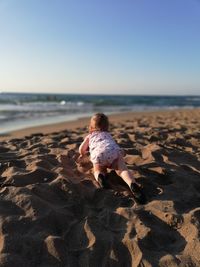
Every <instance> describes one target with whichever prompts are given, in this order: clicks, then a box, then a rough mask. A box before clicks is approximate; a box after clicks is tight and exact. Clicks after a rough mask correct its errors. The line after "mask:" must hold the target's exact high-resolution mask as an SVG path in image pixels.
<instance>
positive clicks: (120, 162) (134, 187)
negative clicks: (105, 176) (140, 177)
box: [112, 156, 146, 204]
mask: <svg viewBox="0 0 200 267" xmlns="http://www.w3.org/2000/svg"><path fill="white" fill-rule="evenodd" d="M112 167H113V168H114V169H115V171H116V173H117V174H118V175H119V176H120V177H121V178H122V179H123V180H124V181H125V182H126V183H127V184H128V186H129V187H130V190H131V192H132V193H133V195H134V199H135V201H136V202H138V203H140V204H145V202H146V197H145V195H144V193H143V192H142V190H141V189H140V187H139V186H138V184H137V183H136V181H135V178H134V177H133V175H132V173H131V172H130V171H129V169H128V168H127V166H126V164H125V162H124V159H123V158H122V156H119V158H118V159H117V161H116V162H114V164H113V166H112Z"/></svg>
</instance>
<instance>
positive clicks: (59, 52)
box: [0, 0, 200, 94]
mask: <svg viewBox="0 0 200 267" xmlns="http://www.w3.org/2000/svg"><path fill="white" fill-rule="evenodd" d="M1 90H2V91H17V92H24V91H28V92H52V93H54V92H56V93H58V92H63V93H110V94H113V93H116V94H200V0H123V1H122V0H0V91H1Z"/></svg>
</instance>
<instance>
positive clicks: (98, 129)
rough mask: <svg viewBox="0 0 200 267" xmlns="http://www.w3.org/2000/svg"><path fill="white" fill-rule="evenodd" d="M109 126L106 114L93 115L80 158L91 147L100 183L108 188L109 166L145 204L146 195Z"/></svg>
mask: <svg viewBox="0 0 200 267" xmlns="http://www.w3.org/2000/svg"><path fill="white" fill-rule="evenodd" d="M108 128H109V121H108V117H107V116H106V115H105V114H103V113H97V114H95V115H94V116H92V118H91V120H90V125H89V134H88V135H87V136H86V137H85V139H84V141H83V142H82V144H81V145H80V147H79V153H80V159H81V157H83V156H84V155H85V154H86V153H87V151H88V149H89V152H90V160H91V162H92V163H93V169H94V177H95V179H96V180H97V182H98V183H99V185H100V186H101V187H103V188H106V185H107V181H106V173H107V168H110V169H113V170H115V172H116V173H117V174H118V175H119V176H120V177H121V178H122V179H123V180H124V181H125V182H126V183H127V185H128V186H129V187H130V190H131V192H132V193H133V197H134V199H135V201H136V202H138V203H140V204H143V203H144V202H145V196H144V194H143V193H142V191H141V188H140V187H139V186H138V184H137V183H136V181H135V179H134V177H133V175H132V174H131V172H130V171H129V170H128V168H127V166H126V164H125V162H124V159H123V151H122V150H121V149H120V147H119V146H118V145H117V143H116V142H115V141H114V140H113V138H112V136H111V135H110V134H109V132H108Z"/></svg>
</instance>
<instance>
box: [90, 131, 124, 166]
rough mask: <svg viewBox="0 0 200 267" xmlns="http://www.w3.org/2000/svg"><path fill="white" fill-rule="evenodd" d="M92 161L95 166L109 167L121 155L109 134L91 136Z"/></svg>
mask: <svg viewBox="0 0 200 267" xmlns="http://www.w3.org/2000/svg"><path fill="white" fill-rule="evenodd" d="M88 137H89V150H90V160H91V161H92V163H93V164H99V165H102V166H106V167H109V166H111V164H112V163H113V161H114V160H116V159H117V158H118V157H119V155H120V151H121V150H120V148H119V146H118V145H117V143H116V142H115V141H114V140H113V138H112V136H111V135H110V134H109V133H108V132H100V131H95V132H93V133H91V134H89V136H88Z"/></svg>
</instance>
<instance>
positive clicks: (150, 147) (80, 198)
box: [0, 110, 200, 267]
mask: <svg viewBox="0 0 200 267" xmlns="http://www.w3.org/2000/svg"><path fill="white" fill-rule="evenodd" d="M111 122H112V124H111V133H112V135H113V137H114V138H115V139H116V141H117V142H118V143H119V145H120V146H121V147H122V148H124V150H125V151H126V156H125V160H126V163H127V165H128V167H129V168H130V170H131V171H133V173H134V175H135V177H136V179H137V181H138V183H140V184H141V185H142V186H143V188H144V191H145V194H146V196H147V203H146V204H145V205H138V204H135V203H134V201H133V199H132V198H131V193H130V191H129V189H128V187H127V186H126V184H124V182H123V181H122V180H121V179H120V178H119V177H118V176H116V174H115V173H114V172H112V171H110V173H109V175H108V181H109V184H110V187H111V189H107V190H106V189H101V188H99V186H98V184H97V183H96V182H95V180H94V178H93V175H92V169H91V164H90V162H89V159H87V158H86V159H85V162H84V163H83V164H80V163H77V158H78V147H79V145H80V143H81V141H82V140H83V137H84V136H85V134H86V133H87V128H86V125H87V123H88V120H87V119H81V120H78V121H76V122H71V124H70V123H69V122H68V123H66V124H65V123H63V124H57V125H51V126H45V127H39V128H33V129H26V130H23V131H18V132H15V133H11V134H10V135H9V136H4V137H2V140H1V142H0V185H1V187H0V233H1V234H0V266H1V267H18V266H19V267H62V266H63V267H68V266H69V267H80V266H81V267H136V266H140V267H150V266H152V267H155V266H161V267H164V266H167V267H172V266H173V267H175V266H181V267H183V266H188V267H191V266H200V253H199V252H200V240H199V237H200V110H182V111H180V110H179V111H168V112H152V113H139V114H137V113H136V114H134V113H133V114H131V113H130V114H122V115H121V116H120V117H119V116H118V115H115V116H111Z"/></svg>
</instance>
